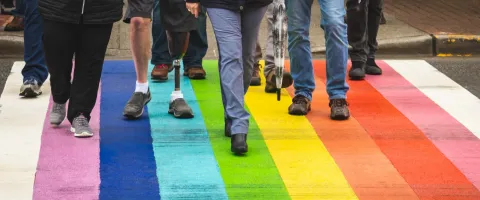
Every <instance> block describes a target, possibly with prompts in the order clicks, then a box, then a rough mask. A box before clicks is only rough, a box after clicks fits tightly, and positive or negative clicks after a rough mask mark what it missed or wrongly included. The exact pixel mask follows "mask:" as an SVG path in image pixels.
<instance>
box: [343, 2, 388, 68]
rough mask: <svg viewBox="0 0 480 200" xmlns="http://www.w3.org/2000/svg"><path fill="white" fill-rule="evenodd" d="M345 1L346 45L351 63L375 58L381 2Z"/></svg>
mask: <svg viewBox="0 0 480 200" xmlns="http://www.w3.org/2000/svg"><path fill="white" fill-rule="evenodd" d="M358 1H359V0H347V24H348V31H347V32H348V43H349V44H350V46H352V50H351V51H350V52H349V54H350V58H351V60H352V61H361V62H366V60H367V58H375V54H376V52H377V49H378V43H377V33H378V27H379V26H380V19H381V17H382V8H383V0H361V2H360V3H358Z"/></svg>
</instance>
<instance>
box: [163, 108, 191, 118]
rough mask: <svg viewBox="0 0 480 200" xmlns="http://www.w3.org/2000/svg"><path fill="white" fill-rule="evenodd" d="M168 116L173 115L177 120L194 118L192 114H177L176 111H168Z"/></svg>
mask: <svg viewBox="0 0 480 200" xmlns="http://www.w3.org/2000/svg"><path fill="white" fill-rule="evenodd" d="M168 114H171V115H173V116H174V117H175V118H179V119H188V118H193V114H192V113H180V114H179V113H175V112H174V111H172V110H168Z"/></svg>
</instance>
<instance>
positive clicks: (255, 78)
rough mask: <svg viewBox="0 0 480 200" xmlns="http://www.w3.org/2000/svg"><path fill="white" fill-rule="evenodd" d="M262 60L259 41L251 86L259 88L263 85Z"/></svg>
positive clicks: (256, 47) (256, 46)
mask: <svg viewBox="0 0 480 200" xmlns="http://www.w3.org/2000/svg"><path fill="white" fill-rule="evenodd" d="M261 59H262V47H261V46H260V43H259V42H258V40H257V43H256V45H255V54H254V59H253V60H254V63H253V72H252V79H251V81H250V85H251V86H259V85H261V84H262V80H261V79H260V67H261V65H260V60H261Z"/></svg>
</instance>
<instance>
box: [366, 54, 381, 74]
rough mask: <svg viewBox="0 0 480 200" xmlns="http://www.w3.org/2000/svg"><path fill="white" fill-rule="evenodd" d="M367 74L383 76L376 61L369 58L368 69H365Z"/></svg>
mask: <svg viewBox="0 0 480 200" xmlns="http://www.w3.org/2000/svg"><path fill="white" fill-rule="evenodd" d="M365 73H366V74H368V75H381V74H382V69H381V68H380V67H379V66H378V65H377V63H376V62H375V60H374V59H372V58H369V59H368V60H367V67H366V68H365Z"/></svg>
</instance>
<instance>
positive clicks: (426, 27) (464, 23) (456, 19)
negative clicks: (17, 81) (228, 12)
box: [0, 0, 480, 59]
mask: <svg viewBox="0 0 480 200" xmlns="http://www.w3.org/2000/svg"><path fill="white" fill-rule="evenodd" d="M475 6H477V8H478V7H480V5H479V3H478V1H476V0H465V1H462V4H458V5H457V4H455V0H441V1H436V0H423V1H420V0H404V1H395V2H394V1H393V0H385V17H386V19H387V24H385V25H381V26H380V30H379V35H378V43H379V50H378V54H381V55H384V54H387V55H440V56H442V55H443V56H448V55H472V54H476V53H480V37H478V36H475V33H476V34H480V31H479V30H480V27H479V26H478V24H480V18H475V16H478V15H479V14H478V11H477V10H475V9H474V8H475ZM320 20H321V15H320V8H319V5H318V2H317V1H314V4H313V8H312V20H311V29H310V38H311V48H312V53H313V54H324V52H325V45H324V44H325V40H324V34H323V30H322V29H321V28H320ZM207 21H208V22H207V32H208V33H207V34H208V40H209V49H208V53H207V55H206V59H213V58H218V50H217V45H216V41H215V35H214V33H213V30H212V26H211V24H210V21H209V20H207ZM473 24H475V25H477V26H473ZM444 32H445V33H444ZM447 33H448V34H447ZM266 38H267V21H266V18H264V20H263V22H262V27H261V30H260V35H259V40H260V43H261V45H262V48H263V49H265V42H266ZM22 49H23V33H21V32H16V33H12V32H0V55H5V54H22V53H23V50H22ZM129 49H130V41H129V27H128V25H127V24H124V23H123V22H117V23H116V24H115V25H114V28H113V31H112V36H111V39H110V43H109V46H108V50H107V56H110V57H119V58H122V57H131V54H130V50H129Z"/></svg>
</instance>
